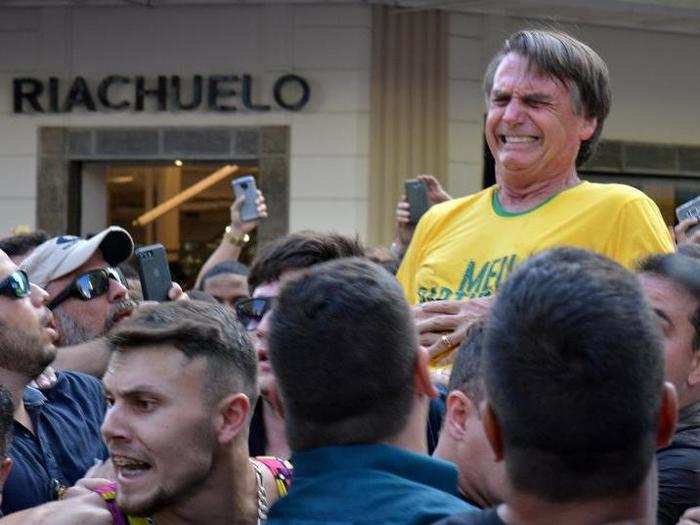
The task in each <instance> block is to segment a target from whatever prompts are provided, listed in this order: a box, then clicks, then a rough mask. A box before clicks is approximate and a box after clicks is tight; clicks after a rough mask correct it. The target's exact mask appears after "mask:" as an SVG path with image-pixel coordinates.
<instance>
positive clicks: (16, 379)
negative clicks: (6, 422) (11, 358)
mask: <svg viewBox="0 0 700 525" xmlns="http://www.w3.org/2000/svg"><path fill="white" fill-rule="evenodd" d="M30 381H31V378H30V377H27V376H25V375H22V374H18V373H17V372H11V371H9V370H6V369H4V368H0V384H1V385H4V386H5V388H7V390H8V391H9V392H10V394H12V401H13V403H14V404H15V411H14V414H13V416H14V419H15V421H17V422H18V423H21V424H22V425H23V426H24V427H26V428H27V429H28V430H30V431H31V432H33V431H34V428H33V425H32V420H31V418H30V417H29V414H28V413H27V409H26V408H25V406H24V402H23V399H24V389H25V388H26V387H27V385H28V384H29V382H30Z"/></svg>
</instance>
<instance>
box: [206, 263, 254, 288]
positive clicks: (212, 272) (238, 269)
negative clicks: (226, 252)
mask: <svg viewBox="0 0 700 525" xmlns="http://www.w3.org/2000/svg"><path fill="white" fill-rule="evenodd" d="M229 273H230V274H233V275H242V276H243V277H248V267H247V266H246V265H245V264H243V263H240V262H238V261H223V262H220V263H219V264H216V265H214V266H213V267H211V268H210V269H209V270H208V271H207V273H205V274H204V275H203V276H202V280H201V281H200V283H199V289H200V290H204V283H205V282H206V280H207V279H210V278H211V277H216V276H217V275H225V274H229Z"/></svg>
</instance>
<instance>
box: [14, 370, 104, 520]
mask: <svg viewBox="0 0 700 525" xmlns="http://www.w3.org/2000/svg"><path fill="white" fill-rule="evenodd" d="M23 402H24V406H25V408H26V409H27V412H28V413H29V417H30V418H31V420H32V424H33V425H34V434H32V433H31V432H30V431H29V430H28V429H27V428H25V427H24V425H21V424H20V423H18V422H17V421H15V422H14V430H13V436H12V443H11V444H10V449H9V456H10V457H11V458H12V462H13V465H12V470H11V471H10V476H9V477H8V479H7V482H6V483H5V488H4V491H3V498H2V512H3V513H4V514H5V515H7V514H10V513H11V512H16V511H18V510H22V509H26V508H29V507H34V506H36V505H40V504H42V503H46V502H48V501H52V500H54V499H56V496H57V491H58V489H59V487H69V486H72V485H73V484H75V482H76V481H77V480H79V479H80V478H81V477H83V475H84V474H85V472H86V471H87V470H88V469H89V468H90V467H92V466H93V465H94V464H95V460H97V459H100V460H103V459H106V458H107V457H108V453H107V448H106V447H105V445H104V442H103V441H102V436H101V434H100V426H101V425H102V420H103V419H104V414H105V411H106V403H105V398H104V394H103V390H102V383H101V382H100V381H99V380H97V379H95V378H94V377H92V376H88V375H85V374H80V373H77V372H60V373H59V374H58V381H57V382H56V385H55V386H54V387H53V388H51V389H49V390H44V391H39V390H37V389H35V388H31V387H27V388H25V390H24V399H23Z"/></svg>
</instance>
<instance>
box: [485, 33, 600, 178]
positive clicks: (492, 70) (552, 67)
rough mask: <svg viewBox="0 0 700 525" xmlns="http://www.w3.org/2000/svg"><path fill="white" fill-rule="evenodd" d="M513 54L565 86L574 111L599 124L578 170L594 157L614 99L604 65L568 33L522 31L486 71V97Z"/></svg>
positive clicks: (583, 148)
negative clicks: (504, 61) (500, 69)
mask: <svg viewBox="0 0 700 525" xmlns="http://www.w3.org/2000/svg"><path fill="white" fill-rule="evenodd" d="M510 53H515V54H517V55H520V56H522V57H524V58H526V59H527V60H528V61H529V63H530V67H531V68H532V69H533V70H534V71H536V72H538V73H541V74H544V75H547V76H550V77H553V78H555V79H557V80H559V81H560V82H562V83H563V84H565V85H566V86H567V87H568V88H569V90H570V92H571V97H572V101H573V105H574V109H575V111H576V112H577V113H578V114H582V115H583V116H585V117H586V118H596V119H597V120H598V121H597V125H596V129H595V132H594V133H593V135H592V136H591V138H590V139H588V140H585V141H583V142H582V143H581V147H580V149H579V152H578V156H577V157H576V166H577V167H578V166H581V165H582V164H583V163H584V162H586V161H587V160H588V159H589V158H590V157H591V155H593V153H594V151H595V147H596V145H597V144H598V140H599V139H600V135H601V133H602V132H603V123H604V122H605V119H606V118H607V116H608V113H609V112H610V105H611V98H612V95H611V93H610V78H609V73H608V66H607V65H606V64H605V61H604V60H603V59H602V58H601V57H600V55H598V53H596V52H595V51H593V49H591V48H590V47H589V46H587V45H586V44H584V43H583V42H581V41H579V40H577V39H575V38H574V37H572V36H571V35H568V34H566V33H563V32H560V31H550V30H542V29H523V30H521V31H517V32H515V33H513V34H512V35H510V36H509V37H508V38H507V39H506V41H505V42H504V43H503V47H502V48H501V50H500V51H499V52H498V53H496V55H495V56H494V57H493V59H491V63H490V64H489V66H488V67H487V68H486V75H485V76H484V91H485V92H486V96H487V97H489V96H490V95H491V89H492V88H493V78H494V76H495V74H496V70H497V69H498V66H499V65H500V64H501V61H502V60H503V58H505V56H506V55H508V54H510Z"/></svg>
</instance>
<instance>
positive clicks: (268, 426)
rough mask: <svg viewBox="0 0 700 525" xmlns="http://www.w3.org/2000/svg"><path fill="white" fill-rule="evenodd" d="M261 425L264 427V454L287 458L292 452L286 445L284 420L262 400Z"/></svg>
mask: <svg viewBox="0 0 700 525" xmlns="http://www.w3.org/2000/svg"><path fill="white" fill-rule="evenodd" d="M262 415H263V424H264V425H265V441H266V443H265V454H267V455H268V456H278V457H282V458H288V457H289V456H290V455H291V454H292V452H291V450H290V449H289V444H288V443H287V433H286V431H285V429H284V420H283V419H282V418H281V417H280V416H279V415H278V414H277V412H276V411H275V409H274V407H273V406H272V405H271V404H270V403H268V402H267V401H265V400H263V405H262Z"/></svg>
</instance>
